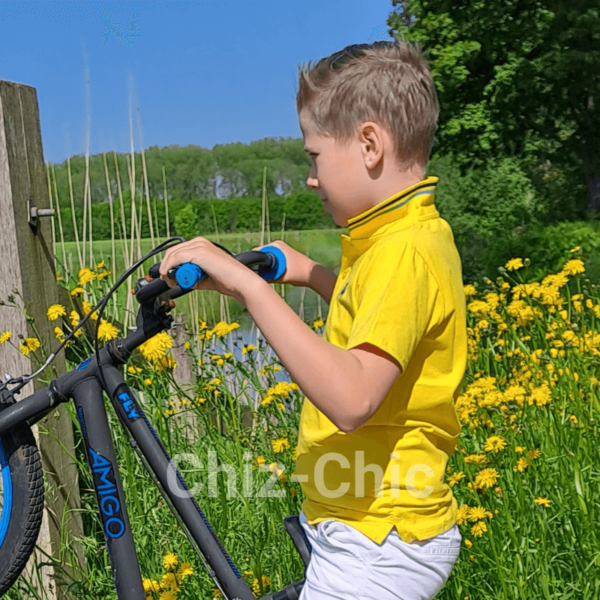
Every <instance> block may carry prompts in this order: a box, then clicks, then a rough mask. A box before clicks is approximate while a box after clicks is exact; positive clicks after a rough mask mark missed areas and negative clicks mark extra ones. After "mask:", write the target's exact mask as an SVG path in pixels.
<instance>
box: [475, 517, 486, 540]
mask: <svg viewBox="0 0 600 600" xmlns="http://www.w3.org/2000/svg"><path fill="white" fill-rule="evenodd" d="M486 531H487V525H486V523H485V521H478V522H477V523H475V525H473V527H471V535H472V536H473V537H481V536H482V535H483V534H484V533H485V532H486Z"/></svg>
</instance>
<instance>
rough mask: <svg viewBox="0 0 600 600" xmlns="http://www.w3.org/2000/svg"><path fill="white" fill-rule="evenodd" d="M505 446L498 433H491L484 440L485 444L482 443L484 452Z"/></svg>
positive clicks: (496, 450) (498, 449)
mask: <svg viewBox="0 0 600 600" xmlns="http://www.w3.org/2000/svg"><path fill="white" fill-rule="evenodd" d="M505 447H506V442H505V441H504V439H503V438H502V437H500V436H499V435H492V436H490V437H489V438H488V439H487V440H485V444H484V445H483V449H484V450H485V451H486V452H499V451H500V450H503V449H504V448H505Z"/></svg>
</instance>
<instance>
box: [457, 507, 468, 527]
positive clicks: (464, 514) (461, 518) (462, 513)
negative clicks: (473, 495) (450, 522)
mask: <svg viewBox="0 0 600 600" xmlns="http://www.w3.org/2000/svg"><path fill="white" fill-rule="evenodd" d="M469 509H470V507H469V506H468V505H467V504H461V505H460V506H459V507H458V511H457V512H456V524H457V525H462V524H463V523H466V522H467V519H468V517H469Z"/></svg>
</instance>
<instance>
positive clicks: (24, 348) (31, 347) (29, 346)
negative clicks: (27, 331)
mask: <svg viewBox="0 0 600 600" xmlns="http://www.w3.org/2000/svg"><path fill="white" fill-rule="evenodd" d="M39 347H40V341H39V340H38V339H37V338H27V339H25V340H23V342H22V343H21V345H20V346H19V350H20V351H21V354H24V355H25V356H27V355H28V354H29V353H30V352H35V351H36V350H37V349H38V348H39Z"/></svg>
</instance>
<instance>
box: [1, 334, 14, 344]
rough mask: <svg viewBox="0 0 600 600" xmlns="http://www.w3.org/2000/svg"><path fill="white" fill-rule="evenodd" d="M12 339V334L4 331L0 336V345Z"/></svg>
mask: <svg viewBox="0 0 600 600" xmlns="http://www.w3.org/2000/svg"><path fill="white" fill-rule="evenodd" d="M11 337H12V333H11V332H10V331H5V332H4V333H3V334H2V335H0V345H1V344H5V343H6V342H8V340H10V338H11Z"/></svg>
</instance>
